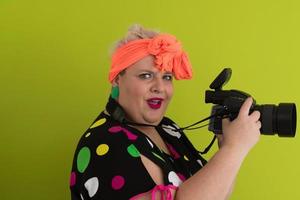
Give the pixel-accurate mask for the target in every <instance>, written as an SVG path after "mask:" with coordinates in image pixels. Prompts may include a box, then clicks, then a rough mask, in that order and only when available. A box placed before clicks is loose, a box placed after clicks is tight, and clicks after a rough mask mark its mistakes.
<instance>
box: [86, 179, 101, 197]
mask: <svg viewBox="0 0 300 200" xmlns="http://www.w3.org/2000/svg"><path fill="white" fill-rule="evenodd" d="M84 187H85V189H86V190H87V191H88V193H89V196H90V197H93V196H94V195H95V194H96V193H97V191H98V187H99V181H98V178H97V177H93V178H90V179H89V180H87V181H86V182H85V183H84Z"/></svg>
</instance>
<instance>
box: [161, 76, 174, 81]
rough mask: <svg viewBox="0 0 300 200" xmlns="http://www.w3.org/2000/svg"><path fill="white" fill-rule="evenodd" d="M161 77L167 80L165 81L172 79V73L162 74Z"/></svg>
mask: <svg viewBox="0 0 300 200" xmlns="http://www.w3.org/2000/svg"><path fill="white" fill-rule="evenodd" d="M163 79H164V80H167V81H172V80H173V75H172V74H165V75H164V76H163Z"/></svg>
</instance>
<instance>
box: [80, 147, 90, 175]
mask: <svg viewBox="0 0 300 200" xmlns="http://www.w3.org/2000/svg"><path fill="white" fill-rule="evenodd" d="M90 159H91V152H90V149H89V148H88V147H83V148H82V149H80V151H79V153H78V156H77V169H78V171H79V172H81V173H83V172H84V171H85V169H86V168H87V166H88V165H89V162H90Z"/></svg>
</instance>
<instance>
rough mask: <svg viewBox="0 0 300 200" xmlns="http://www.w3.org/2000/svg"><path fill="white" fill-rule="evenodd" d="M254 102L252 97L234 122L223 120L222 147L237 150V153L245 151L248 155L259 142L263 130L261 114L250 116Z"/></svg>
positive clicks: (256, 112) (256, 113) (254, 112)
mask: <svg viewBox="0 0 300 200" xmlns="http://www.w3.org/2000/svg"><path fill="white" fill-rule="evenodd" d="M252 102H253V100H252V98H251V97H249V98H247V99H246V101H245V102H244V103H243V105H242V106H241V108H240V111H239V114H238V116H237V118H236V119H234V120H233V121H230V120H229V119H227V118H226V119H223V120H222V130H223V138H222V147H223V146H226V147H230V148H236V150H237V151H242V150H244V151H245V152H246V153H247V152H248V151H249V150H250V149H251V148H252V147H253V146H254V145H255V144H256V143H257V142H258V140H259V137H260V128H261V122H260V121H259V118H260V112H259V111H253V112H252V113H251V114H250V115H249V111H250V108H251V105H252Z"/></svg>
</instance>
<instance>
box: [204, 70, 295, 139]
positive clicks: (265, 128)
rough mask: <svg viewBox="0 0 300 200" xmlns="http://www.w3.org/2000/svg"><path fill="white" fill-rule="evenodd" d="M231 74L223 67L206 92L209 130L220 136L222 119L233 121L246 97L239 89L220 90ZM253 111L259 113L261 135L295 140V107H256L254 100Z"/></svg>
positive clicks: (287, 104) (281, 105)
mask: <svg viewBox="0 0 300 200" xmlns="http://www.w3.org/2000/svg"><path fill="white" fill-rule="evenodd" d="M231 74H232V70H231V69H230V68H225V69H223V71H222V72H221V73H220V74H219V75H218V76H217V77H216V78H215V80H214V81H213V82H212V83H211V84H210V86H209V87H210V89H212V90H206V91H205V103H213V104H215V105H213V107H212V111H211V118H210V123H209V127H208V130H209V131H212V132H214V133H216V134H222V119H223V118H226V117H228V118H229V119H230V120H234V119H235V118H236V117H237V115H238V113H239V110H240V108H241V106H242V104H243V103H244V101H245V100H246V99H247V98H248V97H250V95H249V94H247V93H246V92H243V91H239V90H222V87H223V86H224V85H225V84H226V83H227V82H228V81H229V79H230V77H231ZM254 110H258V111H259V112H260V119H259V120H260V121H261V124H262V126H261V129H260V132H261V134H264V135H275V134H278V136H280V137H295V134H296V117H297V116H296V104H295V103H279V105H278V106H277V105H274V104H263V105H258V104H256V101H255V100H254V99H253V104H252V106H251V108H250V113H251V112H253V111H254Z"/></svg>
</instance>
